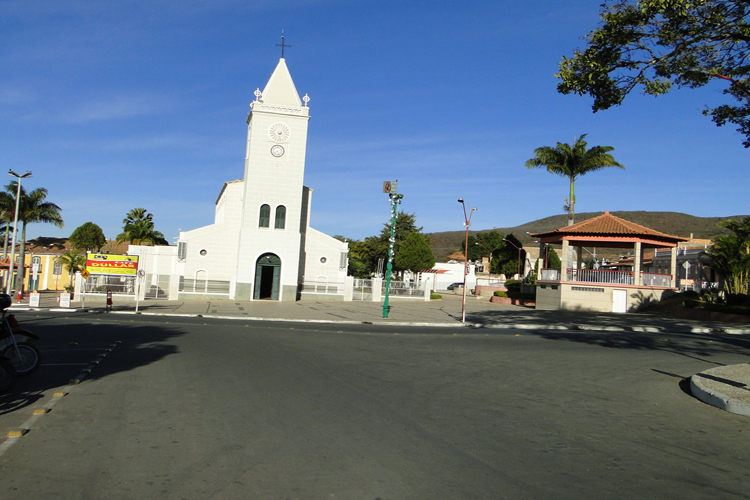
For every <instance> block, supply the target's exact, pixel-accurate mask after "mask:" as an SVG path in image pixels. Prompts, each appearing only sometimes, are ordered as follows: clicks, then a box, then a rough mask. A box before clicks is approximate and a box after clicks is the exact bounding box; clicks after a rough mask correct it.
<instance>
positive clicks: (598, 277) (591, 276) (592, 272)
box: [566, 269, 635, 285]
mask: <svg viewBox="0 0 750 500" xmlns="http://www.w3.org/2000/svg"><path fill="white" fill-rule="evenodd" d="M566 274H567V281H583V282H586V283H604V284H610V285H634V284H635V283H634V282H633V273H632V272H631V271H611V270H609V269H568V270H567V273H566Z"/></svg>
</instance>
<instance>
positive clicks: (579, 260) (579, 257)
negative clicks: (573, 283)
mask: <svg viewBox="0 0 750 500" xmlns="http://www.w3.org/2000/svg"><path fill="white" fill-rule="evenodd" d="M575 250H576V268H578V269H581V264H583V247H582V246H577V247H575Z"/></svg>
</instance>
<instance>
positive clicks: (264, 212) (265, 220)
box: [258, 205, 271, 227]
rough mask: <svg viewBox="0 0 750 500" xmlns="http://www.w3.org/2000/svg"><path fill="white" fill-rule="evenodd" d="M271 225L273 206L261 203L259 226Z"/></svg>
mask: <svg viewBox="0 0 750 500" xmlns="http://www.w3.org/2000/svg"><path fill="white" fill-rule="evenodd" d="M270 225H271V207H270V206H269V205H261V206H260V219H259V221H258V227H270Z"/></svg>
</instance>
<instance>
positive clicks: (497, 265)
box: [492, 233, 526, 276]
mask: <svg viewBox="0 0 750 500" xmlns="http://www.w3.org/2000/svg"><path fill="white" fill-rule="evenodd" d="M505 240H509V241H510V243H509V242H508V241H505ZM505 240H503V246H502V247H500V248H499V249H497V250H496V251H495V253H494V254H493V258H492V272H493V273H495V274H504V275H505V276H513V275H514V274H516V273H518V271H519V267H520V274H523V262H524V259H525V258H526V250H524V249H523V243H521V242H520V241H519V239H518V238H516V237H515V236H514V235H513V233H510V234H509V235H508V236H506V237H505ZM513 245H515V246H513ZM519 248H520V249H521V251H520V259H519V251H518V249H519ZM519 260H520V265H519Z"/></svg>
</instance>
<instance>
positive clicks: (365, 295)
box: [352, 279, 373, 301]
mask: <svg viewBox="0 0 750 500" xmlns="http://www.w3.org/2000/svg"><path fill="white" fill-rule="evenodd" d="M372 281H373V280H364V279H355V280H354V289H353V290H352V300H362V301H370V300H372Z"/></svg>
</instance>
